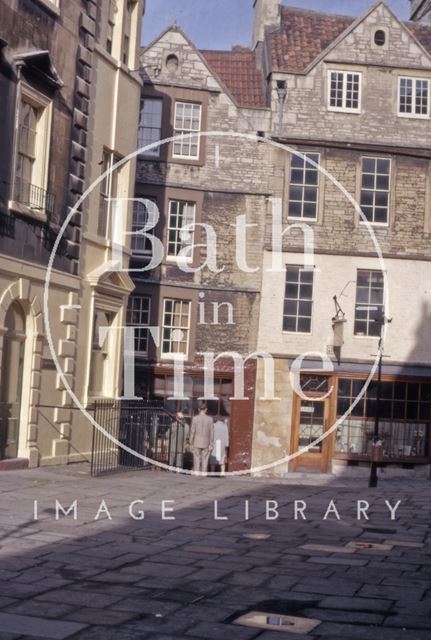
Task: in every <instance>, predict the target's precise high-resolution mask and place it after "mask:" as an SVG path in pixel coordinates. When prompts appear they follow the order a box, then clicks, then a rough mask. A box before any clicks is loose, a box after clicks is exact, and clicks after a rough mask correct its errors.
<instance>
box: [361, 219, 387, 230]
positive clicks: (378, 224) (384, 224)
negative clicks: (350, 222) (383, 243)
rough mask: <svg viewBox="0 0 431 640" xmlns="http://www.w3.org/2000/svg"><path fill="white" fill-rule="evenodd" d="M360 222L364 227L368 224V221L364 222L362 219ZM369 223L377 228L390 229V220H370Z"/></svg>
mask: <svg viewBox="0 0 431 640" xmlns="http://www.w3.org/2000/svg"><path fill="white" fill-rule="evenodd" d="M359 224H360V225H362V226H363V227H366V226H367V222H364V221H363V220H362V219H360V220H359ZM368 224H369V225H371V226H372V227H375V228H376V229H389V222H370V221H369V220H368Z"/></svg>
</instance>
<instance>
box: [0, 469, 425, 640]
mask: <svg viewBox="0 0 431 640" xmlns="http://www.w3.org/2000/svg"><path fill="white" fill-rule="evenodd" d="M1 480H2V485H1V490H2V491H1V493H0V514H1V517H0V520H1V522H0V538H1V536H2V535H4V536H7V537H5V538H3V539H1V540H0V545H1V546H0V566H1V569H0V615H4V616H8V617H7V618H5V619H4V621H5V624H3V622H2V621H1V619H0V630H1V631H0V640H35V639H36V638H39V639H40V638H46V639H47V640H50V639H51V638H52V640H56V638H58V639H59V640H63V638H65V639H66V638H69V637H70V638H72V637H73V640H75V639H76V640H111V639H112V640H113V639H114V638H115V640H138V638H139V639H146V638H148V639H149V640H155V638H161V639H164V640H167V639H168V638H175V640H180V639H181V638H183V639H186V640H192V639H193V638H195V639H196V638H202V640H215V639H216V638H220V639H221V640H223V639H224V637H226V638H230V637H232V638H239V639H240V640H242V638H244V640H248V638H250V639H254V638H255V637H256V638H257V637H258V638H259V640H273V639H274V638H276V639H277V640H283V639H284V640H288V639H289V638H291V637H294V638H296V640H298V638H299V637H300V636H298V635H296V634H292V633H290V632H287V633H284V632H283V633H280V632H276V631H262V630H259V629H257V630H256V629H250V628H246V627H240V626H238V625H235V626H234V625H232V623H231V622H232V620H233V618H234V617H235V616H236V617H237V616H239V615H240V614H242V613H245V612H247V611H250V610H259V611H261V610H263V611H265V612H266V613H278V614H283V613H284V614H285V615H289V614H290V615H297V616H299V617H301V616H308V617H311V618H316V619H320V620H322V623H321V624H320V625H319V627H316V629H315V630H314V631H313V632H312V633H311V634H310V636H309V637H310V638H316V640H317V639H319V640H340V639H341V638H343V640H346V638H349V640H350V639H352V640H374V638H376V640H377V639H378V640H389V638H390V639H391V640H399V638H405V639H406V640H422V639H423V638H425V637H429V633H430V627H431V623H430V620H431V617H430V612H431V599H430V593H431V589H430V587H431V527H430V522H429V505H428V501H427V500H425V498H424V487H425V485H426V486H428V485H427V484H426V481H425V480H424V479H420V480H418V479H416V480H412V481H409V482H406V481H405V479H402V480H399V481H394V480H393V479H392V480H386V479H383V478H382V479H381V481H380V483H379V490H378V491H377V492H375V491H370V490H369V489H368V487H367V484H366V483H367V479H365V480H364V483H363V485H362V484H361V483H362V480H361V479H359V478H356V479H355V480H354V481H352V480H351V479H348V478H343V477H339V478H326V479H325V485H322V484H320V485H319V483H322V482H323V479H322V478H321V477H320V476H319V477H311V476H303V475H302V474H301V477H292V476H291V477H289V478H285V479H271V478H226V479H225V480H223V482H217V481H214V480H211V481H210V480H207V479H196V478H193V479H190V478H184V477H181V476H178V475H170V474H165V473H163V474H162V473H158V474H156V473H147V472H140V473H130V474H129V473H128V474H124V475H121V476H115V477H109V476H107V477H106V478H99V479H91V478H90V477H89V475H88V468H87V466H85V465H84V466H83V465H75V466H71V467H58V468H57V467H53V468H49V469H35V470H27V471H25V472H23V471H17V472H4V473H2V475H1ZM3 480H4V481H3ZM17 494H19V496H20V500H19V508H18V507H17V502H16V495H17ZM74 496H75V497H77V498H79V518H78V521H77V522H74V521H73V520H72V519H70V518H69V519H65V518H63V519H62V520H58V521H57V520H55V511H54V509H53V505H55V499H58V500H60V502H61V503H62V504H65V505H67V504H71V502H72V501H73V499H74ZM34 499H37V500H38V501H39V505H40V513H41V514H42V516H41V519H40V520H39V521H38V522H36V523H33V522H32V521H31V517H32V516H31V514H32V503H33V500H34ZM101 499H105V500H106V502H107V504H109V506H110V510H111V511H112V514H113V519H112V521H109V520H106V519H104V520H100V521H95V520H94V514H95V513H96V511H97V508H98V505H99V504H100V501H101ZM134 499H142V500H144V501H145V520H144V521H141V522H138V521H135V520H133V519H131V518H128V517H127V513H128V508H127V507H128V504H129V503H130V501H132V500H134ZM162 499H166V500H168V499H169V500H174V501H175V513H174V515H175V518H176V519H175V520H174V521H163V520H162V519H161V513H160V502H161V500H162ZM216 499H217V500H219V501H220V513H223V514H225V515H227V516H228V518H229V520H226V521H215V520H214V519H213V511H214V509H213V503H214V500H216ZM245 499H248V500H250V505H251V508H250V513H251V517H250V519H249V520H248V521H245V520H244V500H245ZM331 499H334V500H335V501H336V504H337V508H338V509H339V511H340V513H341V514H342V520H341V521H339V522H336V521H330V520H328V521H323V520H322V514H323V513H324V512H325V510H326V507H327V505H328V503H329V501H330V500H331ZM357 499H367V500H368V501H369V502H370V504H372V507H373V508H372V511H373V515H372V514H371V511H370V521H369V522H367V523H365V522H362V523H358V522H357V521H356V520H355V517H354V513H355V500H357ZM386 499H387V500H390V501H391V502H392V503H394V502H395V500H398V499H401V500H402V505H401V506H400V508H399V510H398V512H397V514H398V518H397V521H396V522H391V521H390V518H389V513H385V507H384V500H386ZM265 500H275V501H277V502H278V503H279V510H280V513H281V514H282V516H281V517H280V519H279V521H274V522H270V521H266V520H265V518H264V516H263V515H262V514H263V513H264V503H265ZM294 500H304V501H307V518H308V519H307V521H306V522H304V521H294V520H293V517H292V513H293V508H292V506H293V501H294ZM403 505H404V508H403ZM1 531H3V534H2V533H1ZM245 536H247V537H245ZM357 542H359V543H361V542H362V543H375V544H377V545H385V546H383V547H382V546H379V547H377V549H373V550H372V549H368V548H365V549H364V548H356V546H355V544H353V545H352V544H351V543H357ZM1 578H3V579H1ZM413 612H414V614H413ZM6 623H7V624H9V625H11V624H12V623H13V624H15V625H22V626H19V628H18V631H16V630H15V629H16V627H13V628H11V627H10V626H9V627H8V626H7V625H6ZM50 625H58V626H50ZM69 625H75V626H72V627H70V626H69ZM76 625H77V626H76ZM403 629H406V630H407V632H406V631H403ZM72 631H73V635H72ZM2 634H3V636H4V639H3V638H2ZM424 634H425V635H424ZM426 634H427V635H426Z"/></svg>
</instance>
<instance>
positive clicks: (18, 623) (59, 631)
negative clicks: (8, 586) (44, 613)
mask: <svg viewBox="0 0 431 640" xmlns="http://www.w3.org/2000/svg"><path fill="white" fill-rule="evenodd" d="M85 626H86V625H83V624H77V623H75V622H65V621H63V620H61V621H60V620H46V619H44V618H36V617H32V616H20V615H17V614H13V613H2V612H0V628H1V629H2V633H4V632H7V633H17V634H21V635H24V634H29V633H31V634H32V635H33V636H35V637H37V638H47V639H50V640H51V639H52V640H65V639H66V638H70V636H73V635H74V634H76V633H78V632H79V631H81V630H83V629H85Z"/></svg>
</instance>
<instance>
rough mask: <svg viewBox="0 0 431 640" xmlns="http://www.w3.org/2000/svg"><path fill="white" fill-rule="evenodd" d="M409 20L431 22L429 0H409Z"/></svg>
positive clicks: (430, 2)
mask: <svg viewBox="0 0 431 640" xmlns="http://www.w3.org/2000/svg"><path fill="white" fill-rule="evenodd" d="M410 20H415V21H416V22H426V23H431V0H410Z"/></svg>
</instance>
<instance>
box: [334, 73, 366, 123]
mask: <svg viewBox="0 0 431 640" xmlns="http://www.w3.org/2000/svg"><path fill="white" fill-rule="evenodd" d="M361 76H362V74H361V73H357V72H352V71H329V91H328V94H329V95H328V98H329V99H328V109H329V110H330V111H345V112H351V113H359V112H360V110H361Z"/></svg>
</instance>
